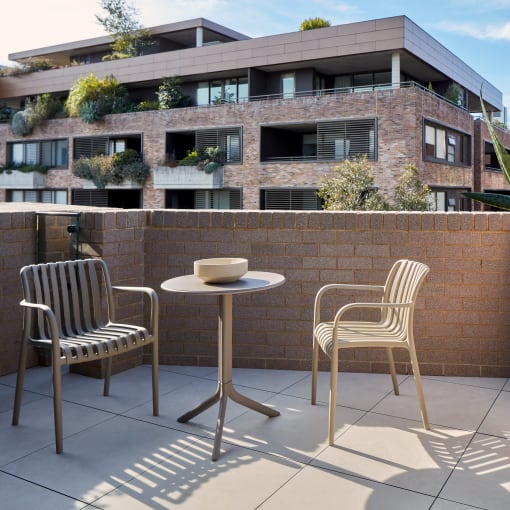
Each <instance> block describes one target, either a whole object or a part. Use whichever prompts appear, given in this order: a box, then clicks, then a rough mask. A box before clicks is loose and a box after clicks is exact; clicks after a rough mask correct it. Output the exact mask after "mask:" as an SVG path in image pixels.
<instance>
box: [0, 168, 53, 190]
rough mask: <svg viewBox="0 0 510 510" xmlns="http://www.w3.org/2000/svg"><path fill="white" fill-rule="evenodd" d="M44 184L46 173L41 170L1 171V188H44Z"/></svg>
mask: <svg viewBox="0 0 510 510" xmlns="http://www.w3.org/2000/svg"><path fill="white" fill-rule="evenodd" d="M44 184H45V180H44V174H42V173H40V172H20V171H19V170H4V171H3V172H2V173H0V188H7V189H36V188H44Z"/></svg>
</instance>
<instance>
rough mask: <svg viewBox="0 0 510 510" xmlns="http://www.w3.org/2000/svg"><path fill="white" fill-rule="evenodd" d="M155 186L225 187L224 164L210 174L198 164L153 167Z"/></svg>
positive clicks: (183, 187)
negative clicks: (197, 165)
mask: <svg viewBox="0 0 510 510" xmlns="http://www.w3.org/2000/svg"><path fill="white" fill-rule="evenodd" d="M153 172H154V188H156V189H162V188H171V189H179V188H181V189H190V188H193V189H201V188H203V189H212V188H222V187H223V166H221V167H219V168H218V169H216V170H215V171H214V172H212V173H210V174H208V173H206V172H204V171H203V170H202V169H200V168H198V167H196V166H176V167H169V166H159V167H155V168H153Z"/></svg>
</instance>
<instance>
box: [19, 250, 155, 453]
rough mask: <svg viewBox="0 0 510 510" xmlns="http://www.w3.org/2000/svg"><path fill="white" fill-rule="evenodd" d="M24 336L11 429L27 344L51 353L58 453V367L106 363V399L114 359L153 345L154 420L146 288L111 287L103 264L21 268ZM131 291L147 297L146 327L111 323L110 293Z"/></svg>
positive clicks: (152, 328) (152, 310)
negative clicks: (90, 362) (102, 360)
mask: <svg viewBox="0 0 510 510" xmlns="http://www.w3.org/2000/svg"><path fill="white" fill-rule="evenodd" d="M20 276H21V283H22V288H23V300H22V301H21V302H20V305H21V306H22V307H23V334H22V341H21V347H20V354H19V367H18V375H17V382H16V394H15V401H14V410H13V419H12V424H13V425H17V424H18V422H19V415H20V408H21V397H22V393H23V383H24V376H25V366H26V358H27V348H28V344H29V343H32V344H34V345H36V346H39V347H44V348H48V349H49V350H50V352H51V363H52V378H53V409H54V421H55V442H56V452H57V453H61V452H62V451H63V434H62V428H63V427H62V378H61V367H62V366H63V365H72V364H75V363H84V362H88V361H96V360H101V359H105V360H106V361H105V377H104V391H103V393H104V395H105V396H107V395H108V394H109V388H110V376H111V366H112V357H113V356H116V355H120V354H122V353H125V352H128V351H131V350H133V349H138V348H141V347H143V346H145V345H149V344H150V345H152V401H153V413H154V416H157V415H158V319H159V302H158V296H157V294H156V292H155V291H154V290H153V289H151V288H149V287H124V286H112V284H111V280H110V275H109V272H108V268H107V265H106V263H105V262H104V261H103V260H101V259H84V260H72V261H65V262H50V263H43V264H32V265H29V266H25V267H23V268H22V269H21V271H20ZM114 290H118V291H135V292H142V293H145V294H147V295H148V296H149V297H150V324H149V327H148V328H145V327H143V326H136V325H130V324H122V323H117V322H115V307H114V300H113V291H114Z"/></svg>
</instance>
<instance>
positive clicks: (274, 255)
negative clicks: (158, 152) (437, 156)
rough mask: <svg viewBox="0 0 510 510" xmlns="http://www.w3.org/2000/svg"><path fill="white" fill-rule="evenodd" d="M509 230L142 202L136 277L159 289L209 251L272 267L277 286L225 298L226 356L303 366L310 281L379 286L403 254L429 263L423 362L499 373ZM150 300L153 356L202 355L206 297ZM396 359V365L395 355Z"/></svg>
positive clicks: (457, 221) (212, 306)
mask: <svg viewBox="0 0 510 510" xmlns="http://www.w3.org/2000/svg"><path fill="white" fill-rule="evenodd" d="M509 231H510V216H508V215H506V214H501V213H476V214H471V213H449V214H444V213H425V214H418V213H328V212H317V213H315V212H299V213H294V212H292V213H290V212H289V213H282V212H232V211H228V212H227V211H226V212H210V211H203V212H196V211H182V212H175V211H154V212H153V214H152V220H151V225H150V227H149V228H148V230H147V233H146V242H145V248H146V259H145V260H146V265H145V268H146V273H145V276H146V283H147V284H151V285H153V286H155V287H159V284H160V283H161V281H163V280H165V279H167V278H170V277H173V276H178V275H182V274H185V273H189V272H192V270H193V269H192V268H193V261H194V260H196V259H199V258H206V257H218V256H219V257H221V256H226V257H228V256H241V257H246V258H247V259H248V260H249V265H250V268H251V269H256V270H266V271H275V272H278V273H282V274H284V275H285V276H286V278H287V282H286V284H285V285H284V286H282V287H279V288H276V289H272V290H270V291H267V292H262V293H254V294H244V295H240V296H236V297H235V298H234V336H235V341H234V364H235V365H236V366H250V367H254V366H256V367H265V368H292V369H308V368H309V367H310V349H311V329H312V314H313V311H312V308H313V300H314V296H315V293H316V291H317V290H318V289H319V287H320V286H322V285H324V284H327V283H331V282H336V281H341V282H347V283H380V284H382V283H384V279H385V277H386V274H387V271H388V269H389V268H390V266H391V265H392V264H393V262H394V261H395V260H397V259H399V258H414V259H417V260H421V261H423V262H425V263H427V264H428V265H429V266H430V267H431V273H430V275H429V276H428V278H427V281H426V283H425V285H424V287H423V289H422V292H421V295H420V299H419V302H418V310H417V313H416V323H415V324H416V329H415V333H416V343H417V349H418V357H419V360H420V362H421V366H422V369H423V372H424V373H425V374H437V375H465V376H468V375H469V376H509V375H510V338H509V336H508V326H509V324H510V313H509V312H510V304H509V301H508V295H509V291H510V286H509V282H510V277H507V276H505V275H506V272H507V270H508V268H509V267H510V255H509V254H510V250H509V244H510V237H509V234H510V232H509ZM161 304H162V308H161V312H162V321H161V343H162V345H161V359H162V362H163V363H184V364H203V365H214V364H215V363H216V361H215V359H216V358H215V356H216V311H217V309H216V300H215V298H214V297H196V296H195V297H192V296H188V297H183V296H181V295H173V294H165V293H162V294H161ZM341 355H342V356H343V357H342V368H343V369H345V370H358V371H375V372H378V371H385V370H386V364H385V362H384V353H381V352H377V351H361V352H352V351H351V352H349V351H346V352H342V353H341ZM397 359H398V363H399V370H400V371H401V372H407V371H408V370H409V366H408V363H407V359H406V358H405V356H400V357H397ZM322 367H323V368H327V365H326V364H323V365H322Z"/></svg>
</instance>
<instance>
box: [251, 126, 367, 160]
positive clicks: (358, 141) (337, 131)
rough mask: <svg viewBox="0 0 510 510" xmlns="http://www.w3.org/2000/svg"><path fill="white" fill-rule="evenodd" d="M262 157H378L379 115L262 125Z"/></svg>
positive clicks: (287, 158) (263, 158) (275, 158)
mask: <svg viewBox="0 0 510 510" xmlns="http://www.w3.org/2000/svg"><path fill="white" fill-rule="evenodd" d="M260 147H261V148H260V157H261V161H318V160H323V161H328V160H337V161H343V160H344V159H349V158H352V157H356V156H361V155H364V156H366V157H367V158H368V159H370V160H375V159H377V136H376V119H352V120H332V121H324V122H318V123H316V124H305V123H302V124H279V125H272V126H262V127H261V138H260Z"/></svg>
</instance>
